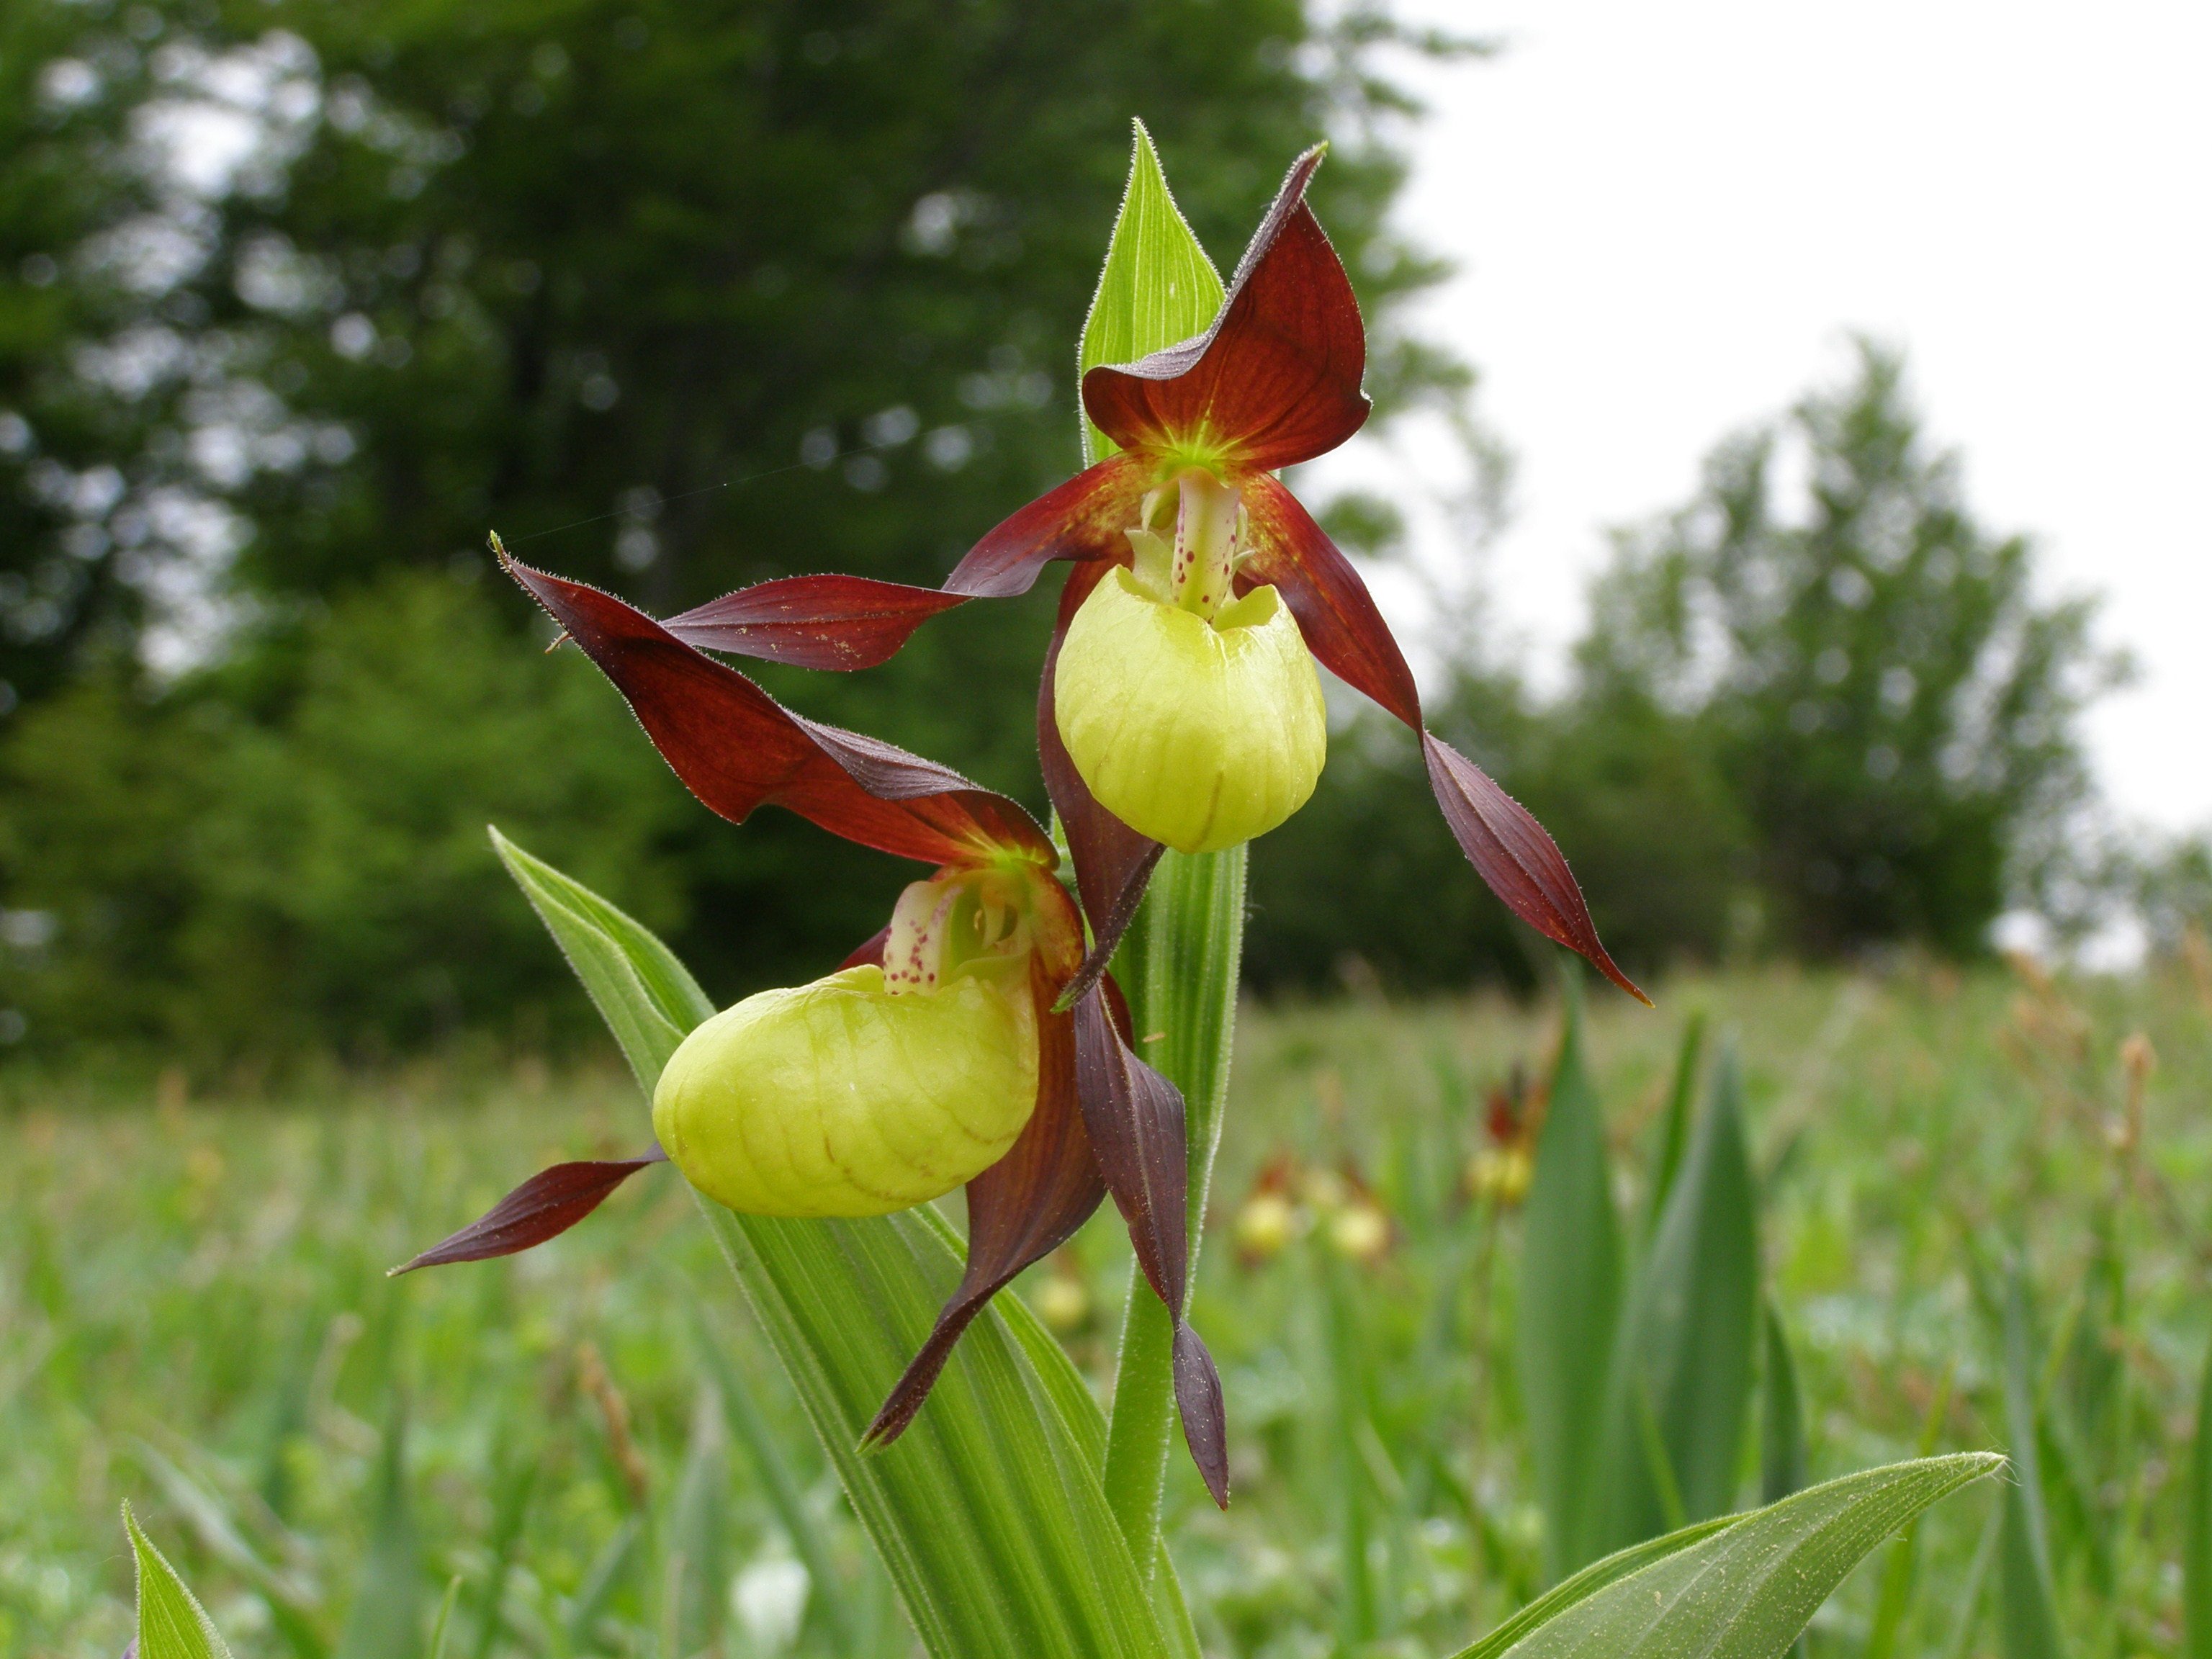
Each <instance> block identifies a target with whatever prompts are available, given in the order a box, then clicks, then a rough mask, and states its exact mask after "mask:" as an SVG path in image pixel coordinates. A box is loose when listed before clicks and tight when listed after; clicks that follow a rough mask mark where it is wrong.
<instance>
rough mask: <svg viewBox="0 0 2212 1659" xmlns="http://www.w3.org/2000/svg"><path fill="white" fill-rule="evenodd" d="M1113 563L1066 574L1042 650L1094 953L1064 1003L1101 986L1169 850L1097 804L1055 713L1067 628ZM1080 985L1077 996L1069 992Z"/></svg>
mask: <svg viewBox="0 0 2212 1659" xmlns="http://www.w3.org/2000/svg"><path fill="white" fill-rule="evenodd" d="M1112 568H1114V567H1113V566H1112V565H1109V564H1108V563H1106V562H1104V561H1103V560H1093V561H1091V562H1088V563H1085V564H1079V565H1077V566H1076V567H1075V568H1074V569H1073V570H1071V571H1069V572H1068V573H1067V582H1066V586H1063V587H1062V588H1061V589H1060V616H1059V619H1058V620H1057V621H1055V622H1054V624H1053V629H1052V643H1051V644H1050V645H1049V646H1048V647H1046V650H1045V653H1044V677H1043V678H1042V681H1040V683H1039V684H1038V686H1037V759H1038V762H1039V763H1040V765H1041V767H1042V770H1043V772H1044V787H1045V793H1046V794H1047V795H1048V796H1050V797H1051V799H1052V808H1053V811H1055V812H1057V813H1058V814H1060V833H1061V834H1063V835H1064V836H1066V837H1067V850H1068V852H1069V854H1071V855H1072V856H1073V860H1074V862H1075V889H1076V891H1077V893H1078V894H1079V895H1080V896H1081V897H1082V900H1083V911H1084V915H1085V917H1087V918H1088V919H1089V921H1090V923H1091V939H1092V941H1093V942H1092V945H1091V955H1090V957H1089V958H1088V959H1086V961H1085V963H1084V966H1083V968H1082V969H1080V970H1079V974H1078V977H1077V980H1076V981H1072V982H1071V987H1063V1000H1064V1004H1065V1006H1073V1005H1074V1002H1075V1000H1077V999H1078V998H1079V996H1080V994H1081V992H1082V990H1084V989H1087V988H1088V987H1089V986H1090V985H1091V984H1093V983H1096V982H1097V976H1098V975H1099V974H1100V973H1102V972H1103V971H1104V969H1105V965H1106V963H1107V961H1108V960H1109V958H1110V957H1112V956H1113V954H1114V947H1115V945H1117V944H1118V943H1120V941H1121V934H1122V933H1123V931H1124V930H1125V929H1126V928H1127V927H1128V925H1129V920H1130V918H1131V917H1133V916H1134V915H1136V914H1137V905H1138V902H1139V900H1141V899H1142V898H1143V897H1144V896H1145V885H1146V883H1147V882H1149V881H1150V880H1151V879H1152V868H1153V866H1155V865H1157V864H1158V862H1159V861H1160V854H1161V853H1162V852H1164V850H1166V849H1165V848H1162V847H1161V845H1160V844H1159V842H1156V841H1153V840H1151V839H1150V838H1148V837H1146V836H1140V835H1139V834H1138V833H1137V832H1136V831H1135V830H1133V829H1131V828H1129V826H1128V825H1127V824H1126V823H1122V822H1121V819H1119V818H1117V817H1115V816H1114V815H1113V814H1112V813H1111V812H1109V811H1107V810H1106V809H1105V808H1104V807H1103V806H1101V805H1099V804H1098V801H1097V797H1095V796H1094V795H1092V794H1091V787H1090V786H1089V785H1088V784H1086V783H1085V782H1084V781H1083V777H1082V775H1081V774H1080V773H1079V772H1078V771H1077V770H1076V769H1075V762H1074V761H1073V759H1072V758H1070V757H1069V755H1068V752H1067V745H1066V744H1064V743H1062V742H1061V741H1060V726H1059V723H1058V721H1057V720H1055V719H1054V715H1053V699H1052V681H1053V674H1054V670H1055V669H1057V668H1058V666H1059V665H1060V641H1062V640H1064V639H1066V637H1067V625H1068V623H1071V622H1073V621H1074V620H1075V613H1076V612H1077V611H1079V610H1081V609H1082V607H1083V602H1084V600H1085V599H1089V598H1090V597H1091V589H1092V588H1094V587H1096V586H1097V585H1098V583H1099V581H1100V580H1101V579H1102V578H1103V577H1104V575H1105V574H1106V573H1107V572H1108V571H1109V570H1111V569H1112ZM1070 988H1073V989H1074V991H1075V993H1076V994H1075V995H1074V996H1068V995H1066V991H1067V990H1068V989H1070Z"/></svg>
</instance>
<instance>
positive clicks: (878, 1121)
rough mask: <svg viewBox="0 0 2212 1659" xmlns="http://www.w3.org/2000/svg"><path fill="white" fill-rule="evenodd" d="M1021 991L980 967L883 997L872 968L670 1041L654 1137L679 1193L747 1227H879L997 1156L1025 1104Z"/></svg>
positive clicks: (1030, 1067) (1029, 1031) (754, 1002)
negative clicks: (755, 1219)
mask: <svg viewBox="0 0 2212 1659" xmlns="http://www.w3.org/2000/svg"><path fill="white" fill-rule="evenodd" d="M1036 1080H1037V1040H1036V1016H1035V1013H1034V1012H1033V1010H1032V1008H1031V1006H1030V995H1029V988H1028V981H1027V980H1026V978H1025V977H1024V975H1021V974H1020V973H1018V972H1011V971H1005V970H1002V969H997V968H996V964H989V965H987V966H986V967H985V968H984V969H979V970H978V971H975V972H965V973H960V974H957V975H955V976H953V977H952V978H951V979H950V980H948V981H946V982H945V984H944V985H942V986H940V987H939V988H937V989H936V990H933V991H927V992H921V993H908V994H905V995H894V994H891V993H890V991H888V990H886V989H885V988H884V975H883V970H882V969H879V968H872V967H862V968H848V969H845V970H844V971H843V972H842V973H836V974H832V975H829V978H827V979H818V980H817V981H814V983H812V984H811V985H802V986H800V987H798V988H797V989H796V990H787V991H763V992H762V993H761V994H759V995H758V996H753V997H748V998H746V999H745V1000H744V1001H743V1002H740V1003H738V1005H737V1006H735V1007H732V1008H726V1009H724V1010H723V1011H722V1012H720V1013H719V1014H717V1015H715V1016H714V1018H712V1019H710V1020H708V1022H707V1023H706V1024H703V1025H702V1026H700V1027H699V1028H698V1030H695V1031H694V1032H692V1033H691V1035H690V1036H688V1037H686V1038H685V1039H684V1045H683V1046H682V1047H681V1048H678V1050H677V1051H676V1054H675V1055H674V1057H673V1058H672V1059H671V1060H669V1062H668V1066H667V1069H666V1070H665V1071H664V1072H663V1073H661V1075H660V1085H659V1087H658V1088H657V1089H656V1090H655V1091H653V1131H654V1133H656V1134H658V1135H659V1138H660V1144H661V1146H663V1147H664V1148H665V1149H666V1151H667V1153H668V1156H669V1158H671V1160H672V1161H673V1162H674V1163H675V1164H676V1165H677V1167H678V1169H680V1170H683V1171H684V1175H685V1176H686V1177H687V1178H688V1179H689V1180H690V1182H691V1184H692V1185H693V1186H695V1187H696V1188H699V1189H700V1190H701V1191H702V1192H703V1193H705V1194H707V1195H708V1197H709V1198H712V1199H714V1200H716V1201H717V1202H719V1203H721V1204H725V1205H726V1206H729V1207H730V1208H731V1209H732V1210H739V1211H743V1212H746V1213H747V1214H750V1215H779V1216H832V1215H835V1216H863V1215H884V1214H887V1213H889V1212H890V1211H893V1210H903V1209H906V1208H908V1206H912V1205H915V1204H920V1203H923V1202H926V1201H927V1200H930V1199H933V1198H936V1197H939V1195H941V1194H945V1193H948V1192H951V1190H952V1188H955V1187H957V1186H959V1185H960V1184H961V1183H963V1182H966V1181H968V1180H969V1179H971V1178H972V1177H974V1176H977V1175H980V1174H981V1173H982V1171H983V1170H987V1169H988V1168H989V1167H990V1166H991V1165H992V1164H995V1163H997V1162H998V1161H999V1159H1000V1158H1001V1157H1002V1156H1004V1155H1005V1153H1006V1149H1007V1148H1008V1147H1009V1146H1012V1145H1013V1142H1014V1138H1015V1137H1016V1136H1017V1135H1018V1134H1019V1133H1021V1132H1022V1126H1023V1125H1024V1124H1025V1123H1027V1122H1028V1121H1029V1117H1030V1111H1031V1110H1032V1109H1034V1108H1035V1106H1036Z"/></svg>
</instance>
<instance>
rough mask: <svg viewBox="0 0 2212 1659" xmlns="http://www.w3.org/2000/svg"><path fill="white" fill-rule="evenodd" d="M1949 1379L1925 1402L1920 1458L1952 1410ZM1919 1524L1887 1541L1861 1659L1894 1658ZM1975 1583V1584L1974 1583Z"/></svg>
mask: <svg viewBox="0 0 2212 1659" xmlns="http://www.w3.org/2000/svg"><path fill="white" fill-rule="evenodd" d="M1951 1376H1952V1373H1951V1372H1950V1371H1949V1370H1946V1371H1945V1372H1944V1373H1943V1380H1942V1383H1940V1384H1938V1385H1937V1387H1936V1396H1935V1398H1934V1399H1932V1400H1930V1401H1929V1402H1928V1415H1927V1417H1926V1418H1925V1419H1923V1421H1922V1423H1921V1425H1920V1455H1921V1456H1923V1457H1926V1456H1928V1455H1929V1454H1930V1453H1932V1452H1933V1451H1934V1450H1935V1449H1936V1441H1937V1440H1938V1439H1939V1438H1940V1437H1942V1432H1943V1419H1944V1417H1945V1416H1946V1414H1948V1413H1949V1411H1950V1409H1951ZM1919 1575H1920V1523H1919V1522H1917V1521H1915V1522H1913V1523H1912V1524H1911V1526H1909V1527H1907V1528H1905V1530H1904V1531H1903V1532H1901V1533H1899V1534H1898V1535H1897V1536H1896V1537H1895V1538H1893V1540H1891V1541H1890V1546H1889V1548H1888V1550H1887V1553H1885V1556H1884V1559H1883V1561H1882V1566H1881V1588H1880V1589H1878V1590H1876V1591H1875V1602H1874V1620H1873V1622H1872V1623H1871V1624H1870V1625H1869V1626H1868V1630H1867V1641H1866V1650H1865V1652H1864V1653H1863V1656H1862V1659H1894V1656H1895V1654H1896V1652H1897V1641H1898V1637H1899V1633H1900V1632H1902V1631H1903V1630H1904V1628H1905V1614H1906V1613H1910V1612H1911V1608H1912V1601H1913V1595H1914V1592H1915V1591H1916V1590H1917V1589H1918V1588H1919V1582H1920V1577H1919ZM1977 1583H1978V1581H1977Z"/></svg>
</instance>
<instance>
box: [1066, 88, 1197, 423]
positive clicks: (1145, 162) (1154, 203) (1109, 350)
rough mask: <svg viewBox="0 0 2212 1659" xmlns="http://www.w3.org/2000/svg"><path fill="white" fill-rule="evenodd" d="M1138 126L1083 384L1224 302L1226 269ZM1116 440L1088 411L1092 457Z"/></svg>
mask: <svg viewBox="0 0 2212 1659" xmlns="http://www.w3.org/2000/svg"><path fill="white" fill-rule="evenodd" d="M1135 126H1136V145H1135V151H1134V154H1133V155H1131V156H1130V158H1129V185H1128V188H1127V190H1126V191H1123V193H1122V196H1121V213H1120V215H1119V216H1116V217H1115V221H1114V240H1112V242H1110V243H1109V245H1108V246H1107V249H1106V265H1105V269H1104V270H1101V271H1100V272H1099V273H1098V291H1097V294H1095V295H1092V296H1091V314H1090V315H1089V316H1088V317H1086V318H1085V319H1084V322H1083V344H1082V347H1081V349H1080V350H1079V352H1078V353H1077V357H1076V367H1075V374H1076V380H1077V382H1078V384H1080V383H1081V380H1082V378H1083V376H1084V375H1085V374H1087V373H1089V372H1090V371H1091V369H1093V368H1097V366H1098V365H1099V364H1101V363H1128V362H1135V361H1136V360H1137V359H1138V358H1139V357H1144V356H1150V355H1151V354H1152V353H1153V352H1155V351H1158V350H1159V349H1161V348H1162V347H1163V346H1171V345H1176V344H1178V343H1181V342H1182V341H1184V340H1188V339H1189V338H1190V337H1192V336H1193V335H1194V334H1203V333H1204V332H1205V331H1206V326H1207V325H1208V324H1210V323H1212V321H1213V313H1215V312H1217V311H1218V310H1220V309H1221V298H1222V288H1221V275H1220V273H1219V272H1218V271H1217V270H1214V268H1213V262H1212V260H1211V259H1209V258H1206V250H1205V249H1204V248H1202V247H1200V246H1199V244H1198V238H1197V237H1196V236H1194V235H1193V234H1191V228H1190V226H1189V224H1188V222H1185V220H1184V218H1183V216H1182V209H1181V208H1179V207H1177V206H1176V201H1175V197H1173V196H1172V195H1171V194H1170V193H1169V191H1168V181H1167V175H1166V174H1165V173H1163V172H1161V171H1160V158H1159V156H1158V155H1157V154H1156V153H1154V151H1153V149H1152V134H1150V133H1149V132H1146V131H1145V124H1144V123H1143V122H1142V121H1139V122H1137V123H1136V124H1135ZM1118 447H1119V446H1118V445H1116V444H1115V441H1113V440H1112V439H1111V438H1109V437H1108V436H1107V435H1105V434H1104V433H1103V432H1101V431H1100V430H1099V429H1098V428H1097V427H1095V426H1093V425H1091V421H1090V418H1089V417H1088V416H1085V418H1084V421H1083V453H1084V459H1085V460H1086V461H1103V460H1104V459H1106V458H1107V457H1108V456H1109V455H1111V454H1113V453H1115V450H1116V449H1117V448H1118Z"/></svg>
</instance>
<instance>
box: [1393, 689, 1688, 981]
mask: <svg viewBox="0 0 2212 1659" xmlns="http://www.w3.org/2000/svg"><path fill="white" fill-rule="evenodd" d="M1421 753H1422V756H1423V757H1424V758H1425V760H1426V761H1427V763H1428V768H1429V787H1431V789H1433V790H1434V791H1435V792H1436V797H1437V806H1438V807H1439V808H1441V809H1442V811H1443V815H1444V822H1445V823H1448V824H1449V825H1450V826H1451V832H1452V836H1453V839H1455V841H1457V842H1459V845H1460V850H1461V851H1462V852H1463V853H1465V854H1467V856H1468V862H1469V863H1471V864H1473V865H1474V867H1475V871H1476V873H1478V874H1479V875H1480V876H1481V878H1483V880H1485V881H1486V882H1488V883H1489V884H1490V890H1491V891H1492V892H1493V893H1495V894H1497V895H1498V897H1499V898H1501V899H1503V900H1504V901H1505V904H1506V908H1508V909H1510V910H1511V911H1512V912H1513V914H1514V915H1516V916H1518V917H1520V918H1521V920H1522V921H1525V922H1527V923H1528V925H1529V926H1530V927H1534V929H1535V930H1536V931H1537V932H1538V933H1541V934H1543V935H1544V937H1545V938H1547V939H1553V940H1555V941H1557V942H1558V943H1559V944H1561V945H1565V946H1566V947H1567V948H1568V949H1569V950H1570V951H1580V952H1581V953H1582V954H1583V956H1585V957H1589V960H1590V961H1591V962H1592V963H1595V965H1596V967H1597V969H1598V971H1599V972H1600V973H1601V974H1603V975H1605V976H1606V977H1607V979H1609V980H1611V981H1613V983H1614V984H1615V985H1618V986H1619V987H1620V988H1621V989H1622V990H1624V991H1626V992H1627V993H1628V994H1629V995H1631V996H1632V997H1634V998H1635V999H1636V1000H1638V1002H1642V1003H1647V1004H1648V1003H1649V1002H1650V1000H1651V999H1650V997H1647V996H1645V995H1644V993H1643V992H1642V991H1640V990H1638V988H1637V987H1636V985H1635V982H1634V981H1632V980H1631V979H1630V978H1629V977H1628V975H1626V974H1624V973H1622V972H1621V971H1620V969H1619V968H1618V967H1616V966H1615V965H1614V964H1613V957H1611V956H1609V955H1608V954H1607V951H1606V948H1605V945H1603V944H1602V943H1601V941H1600V940H1599V939H1598V936H1597V928H1596V927H1595V925H1594V924H1593V923H1592V922H1591V921H1590V914H1589V906H1587V905H1585V904H1584V903H1583V891H1582V889H1581V888H1580V887H1579V886H1577V884H1576V883H1575V875H1574V872H1573V871H1571V870H1570V869H1569V868H1568V867H1567V860H1566V859H1565V856H1564V855H1563V854H1561V853H1560V851H1559V843H1558V842H1554V841H1553V839H1552V838H1551V836H1549V835H1548V834H1547V833H1546V832H1545V829H1544V826H1543V825H1542V824H1541V823H1537V822H1536V819H1535V816H1534V814H1533V813H1531V812H1530V811H1528V808H1527V807H1525V806H1523V805H1521V803H1520V802H1519V801H1517V800H1516V799H1513V797H1512V796H1510V795H1509V794H1507V793H1505V792H1504V790H1503V789H1501V788H1499V787H1498V785H1497V784H1496V782H1495V781H1492V778H1491V776H1490V775H1489V774H1488V773H1487V772H1485V771H1484V770H1483V769H1481V768H1480V767H1479V766H1477V765H1476V764H1475V763H1474V762H1473V761H1471V760H1469V759H1468V757H1466V756H1464V755H1462V754H1461V753H1460V752H1459V750H1456V749H1454V748H1453V747H1452V746H1451V745H1450V744H1448V743H1446V742H1444V741H1443V739H1442V738H1433V737H1431V736H1430V735H1429V734H1428V733H1427V732H1423V733H1422V734H1421Z"/></svg>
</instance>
